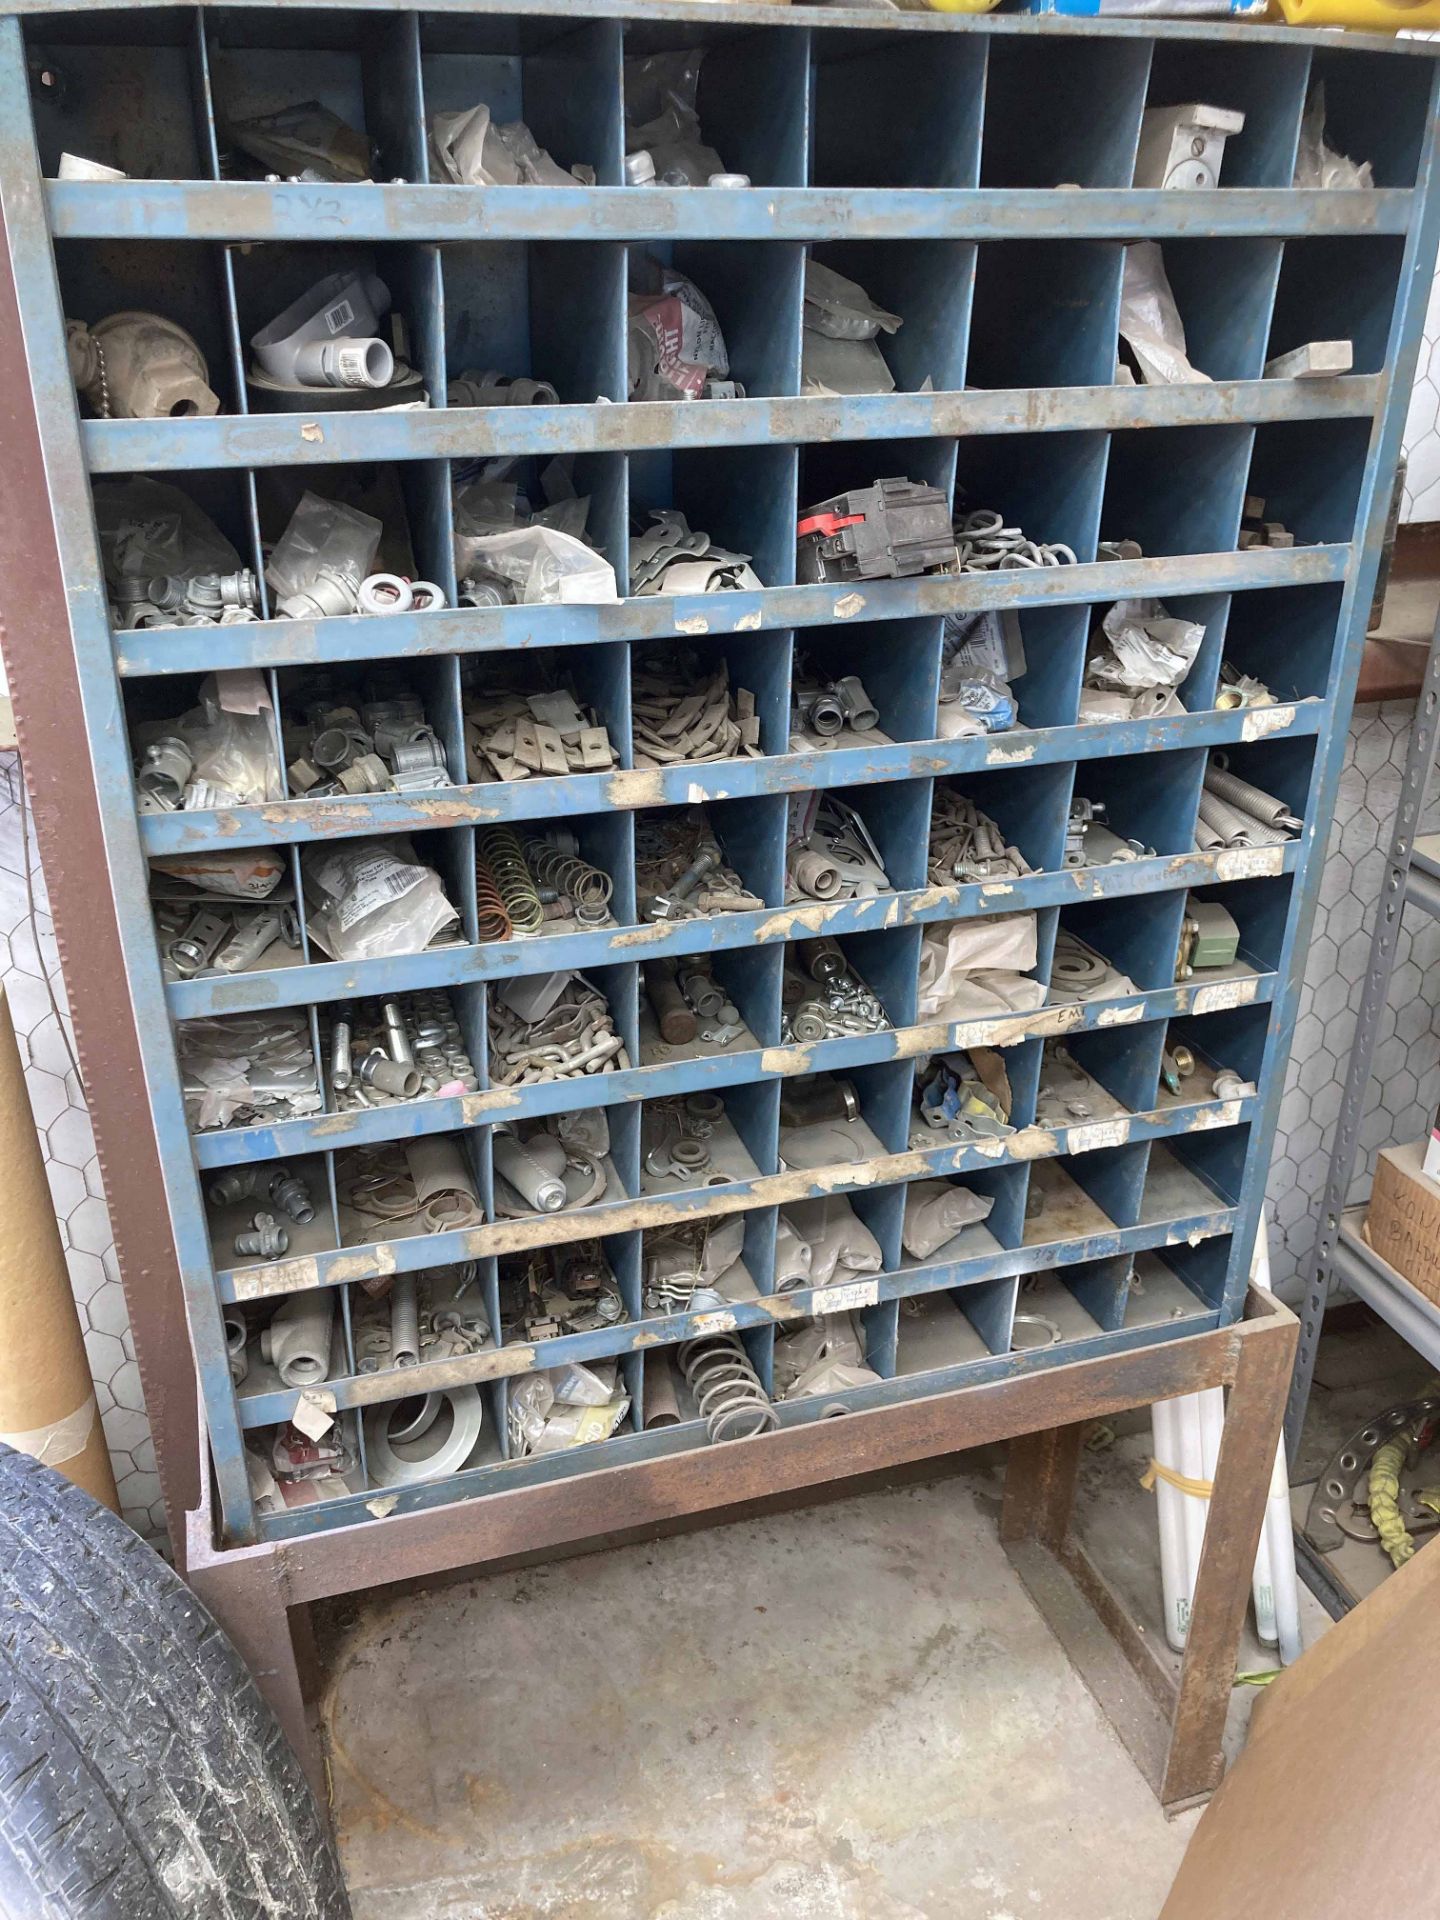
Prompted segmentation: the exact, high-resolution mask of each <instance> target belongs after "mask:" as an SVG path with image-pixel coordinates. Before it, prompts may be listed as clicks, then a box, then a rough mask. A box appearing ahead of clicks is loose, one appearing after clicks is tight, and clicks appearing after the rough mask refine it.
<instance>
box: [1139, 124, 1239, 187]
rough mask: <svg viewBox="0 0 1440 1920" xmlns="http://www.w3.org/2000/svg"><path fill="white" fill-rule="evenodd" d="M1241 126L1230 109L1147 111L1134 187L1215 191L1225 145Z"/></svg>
mask: <svg viewBox="0 0 1440 1920" xmlns="http://www.w3.org/2000/svg"><path fill="white" fill-rule="evenodd" d="M1244 125H1245V115H1244V114H1243V113H1241V112H1240V111H1239V110H1238V109H1236V108H1234V107H1213V106H1206V105H1204V104H1203V103H1201V102H1198V101H1197V102H1195V103H1194V104H1192V105H1190V106H1186V107H1147V109H1146V110H1145V112H1144V113H1143V114H1142V115H1141V116H1140V146H1139V150H1138V152H1137V154H1136V156H1135V185H1136V186H1137V187H1183V188H1187V189H1189V190H1190V191H1192V192H1193V191H1194V190H1195V189H1196V188H1198V187H1218V186H1219V184H1220V163H1221V161H1222V160H1223V159H1224V157H1225V142H1226V141H1227V140H1228V139H1232V138H1233V137H1234V136H1235V135H1236V134H1237V133H1239V132H1240V130H1241V128H1242V127H1243V126H1244Z"/></svg>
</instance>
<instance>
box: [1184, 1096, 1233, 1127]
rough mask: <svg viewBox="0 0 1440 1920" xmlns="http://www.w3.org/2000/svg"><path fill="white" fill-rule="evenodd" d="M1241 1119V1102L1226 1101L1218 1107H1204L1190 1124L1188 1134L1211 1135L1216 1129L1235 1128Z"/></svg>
mask: <svg viewBox="0 0 1440 1920" xmlns="http://www.w3.org/2000/svg"><path fill="white" fill-rule="evenodd" d="M1239 1118H1240V1102H1239V1101H1238V1100H1224V1101H1222V1102H1221V1103H1220V1105H1219V1106H1218V1107H1202V1108H1201V1109H1200V1111H1199V1112H1198V1113H1197V1114H1196V1115H1195V1118H1194V1119H1193V1120H1191V1121H1190V1122H1189V1124H1188V1125H1187V1127H1186V1128H1185V1131H1186V1132H1187V1133H1210V1132H1212V1131H1213V1130H1214V1129H1215V1128H1216V1127H1233V1126H1234V1125H1235V1124H1236V1122H1237V1121H1238V1120H1239Z"/></svg>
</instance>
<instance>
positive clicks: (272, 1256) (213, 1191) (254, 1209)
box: [205, 1164, 315, 1260]
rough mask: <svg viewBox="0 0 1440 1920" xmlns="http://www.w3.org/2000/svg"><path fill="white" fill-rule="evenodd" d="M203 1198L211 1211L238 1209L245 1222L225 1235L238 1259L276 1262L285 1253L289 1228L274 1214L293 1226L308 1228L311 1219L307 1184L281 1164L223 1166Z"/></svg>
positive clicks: (312, 1205)
mask: <svg viewBox="0 0 1440 1920" xmlns="http://www.w3.org/2000/svg"><path fill="white" fill-rule="evenodd" d="M205 1197H206V1199H207V1200H208V1201H209V1203H210V1207H211V1209H212V1211H214V1212H216V1213H219V1212H221V1211H223V1210H225V1209H228V1208H232V1207H239V1208H240V1209H241V1212H242V1217H244V1218H246V1219H247V1220H248V1223H249V1224H248V1225H247V1226H245V1227H243V1228H241V1229H240V1231H239V1232H234V1231H232V1232H231V1233H230V1235H229V1237H230V1240H231V1243H232V1245H233V1247H234V1250H235V1252H236V1254H237V1255H238V1256H239V1257H241V1258H242V1259H259V1260H277V1259H279V1257H280V1255H281V1254H283V1253H285V1252H287V1251H288V1250H289V1246H290V1233H289V1229H288V1228H286V1227H282V1226H281V1225H280V1222H279V1220H278V1219H277V1217H276V1216H277V1215H279V1214H283V1215H284V1216H285V1217H286V1218H287V1219H288V1220H291V1221H293V1222H294V1223H295V1224H296V1225H297V1226H308V1225H309V1224H310V1222H311V1221H312V1220H313V1219H314V1218H315V1202H314V1200H313V1199H312V1198H311V1193H310V1183H309V1181H308V1180H307V1179H304V1178H302V1177H301V1176H300V1175H299V1174H296V1173H293V1172H292V1171H291V1169H290V1168H289V1167H287V1166H284V1165H274V1164H268V1165H265V1166H249V1167H227V1168H226V1170H225V1172H224V1173H221V1174H217V1175H216V1177H215V1178H214V1179H213V1180H212V1181H211V1182H210V1184H209V1187H208V1188H207V1189H206V1195H205Z"/></svg>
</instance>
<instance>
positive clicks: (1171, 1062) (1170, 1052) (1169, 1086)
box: [1160, 1042, 1258, 1100]
mask: <svg viewBox="0 0 1440 1920" xmlns="http://www.w3.org/2000/svg"><path fill="white" fill-rule="evenodd" d="M1197 1077H1198V1078H1206V1077H1208V1079H1209V1082H1210V1088H1209V1091H1210V1095H1211V1097H1212V1098H1213V1099H1216V1100H1251V1099H1253V1098H1254V1097H1255V1094H1256V1093H1257V1092H1258V1088H1257V1087H1256V1084H1255V1082H1254V1081H1253V1080H1246V1079H1245V1078H1244V1077H1243V1076H1242V1075H1241V1074H1238V1073H1237V1072H1236V1071H1235V1069H1234V1068H1233V1067H1217V1068H1216V1070H1215V1071H1214V1072H1213V1073H1212V1074H1209V1075H1208V1076H1207V1075H1206V1074H1205V1072H1204V1070H1203V1069H1202V1067H1201V1065H1200V1062H1199V1061H1198V1060H1197V1059H1196V1058H1195V1055H1194V1054H1193V1053H1192V1052H1191V1051H1190V1049H1189V1047H1185V1046H1181V1045H1180V1044H1179V1043H1178V1042H1176V1043H1174V1044H1172V1045H1170V1046H1168V1047H1166V1049H1165V1051H1164V1052H1163V1053H1162V1054H1161V1056H1160V1084H1161V1086H1162V1087H1164V1088H1165V1091H1166V1092H1167V1093H1171V1094H1174V1095H1175V1096H1176V1098H1177V1099H1183V1098H1184V1097H1185V1083H1186V1081H1187V1080H1193V1079H1196V1078H1197ZM1204 1097H1205V1096H1204V1095H1203V1094H1201V1093H1191V1094H1190V1096H1189V1098H1190V1099H1192V1100H1200V1099H1203V1098H1204Z"/></svg>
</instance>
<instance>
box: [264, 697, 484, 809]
mask: <svg viewBox="0 0 1440 1920" xmlns="http://www.w3.org/2000/svg"><path fill="white" fill-rule="evenodd" d="M282 732H283V735H284V741H285V759H286V762H287V771H288V774H289V781H290V791H291V793H292V794H293V795H294V796H295V797H296V798H297V799H302V800H328V799H330V798H332V797H333V796H334V795H336V794H342V793H425V792H428V791H429V790H430V789H431V788H433V787H448V786H449V785H450V784H451V781H450V769H449V766H448V765H447V762H446V758H445V748H444V746H443V745H442V744H441V741H440V736H439V735H438V734H437V733H436V731H435V729H434V728H433V727H432V726H431V725H430V723H429V721H428V720H427V719H426V717H425V706H424V703H423V701H422V700H421V699H420V698H419V696H418V695H417V694H415V693H413V692H412V691H411V690H410V688H409V687H407V686H405V685H404V684H403V683H399V682H391V681H389V680H388V679H381V680H378V681H377V682H376V683H375V684H374V686H373V687H372V688H370V689H368V690H367V691H366V692H364V693H362V694H361V695H360V697H359V698H358V699H357V700H354V701H352V700H351V699H349V698H347V697H346V694H345V693H344V692H343V691H342V690H341V688H340V687H339V686H338V685H337V684H336V683H334V682H333V681H330V680H328V679H327V680H325V681H321V682H317V683H313V684H311V685H310V686H307V687H306V688H305V689H304V690H303V691H302V692H301V693H300V694H299V695H298V696H297V697H296V699H295V702H294V704H293V707H292V708H289V709H287V710H286V711H285V713H284V715H283V718H282Z"/></svg>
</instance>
